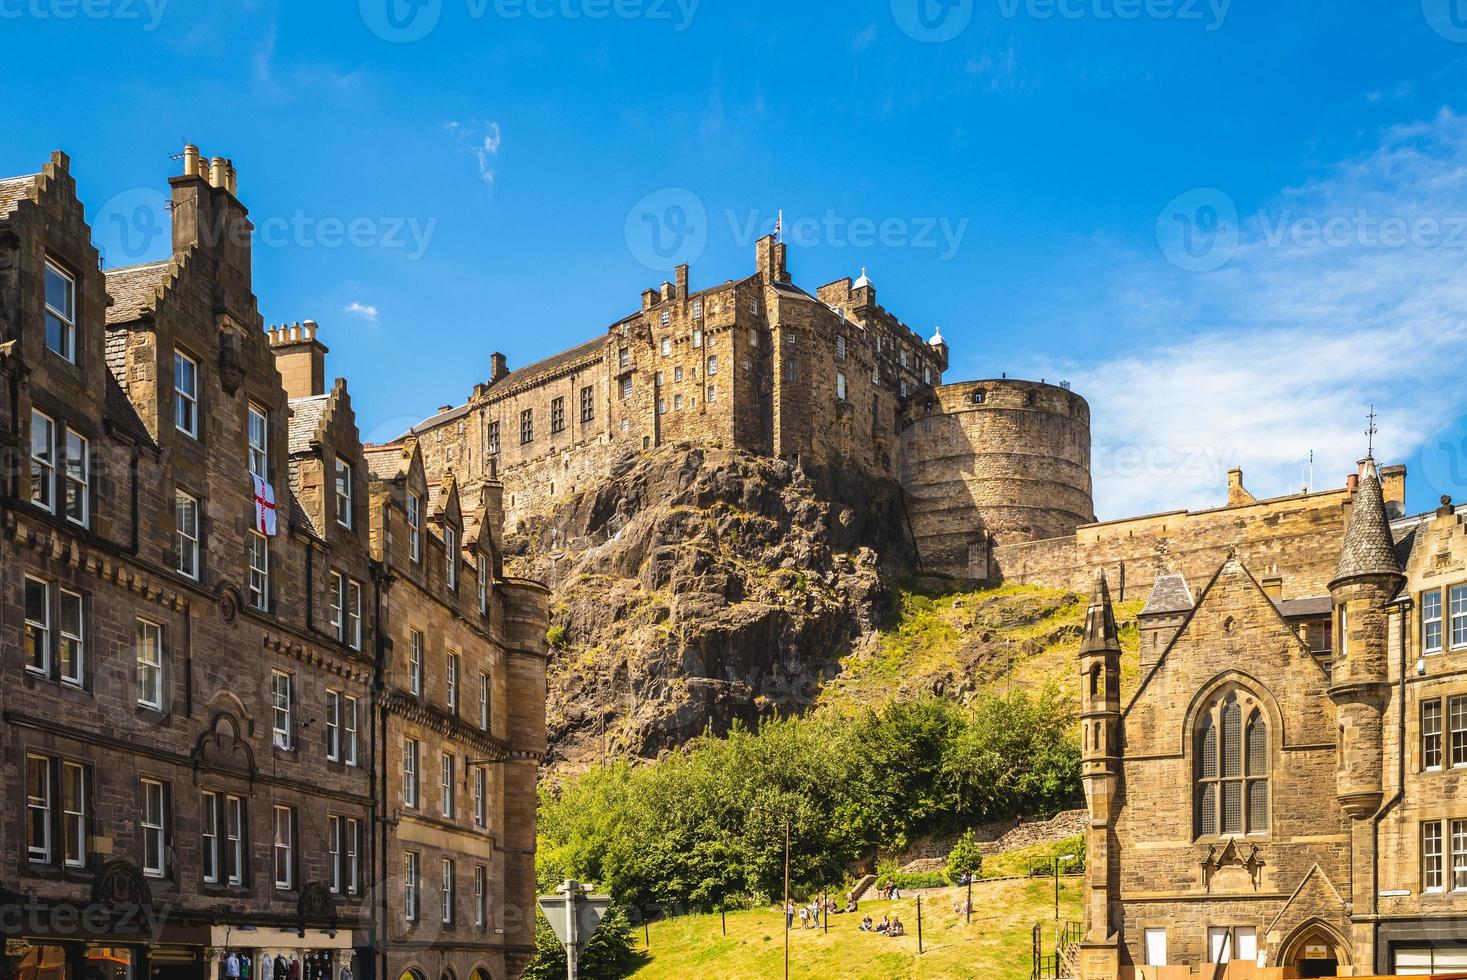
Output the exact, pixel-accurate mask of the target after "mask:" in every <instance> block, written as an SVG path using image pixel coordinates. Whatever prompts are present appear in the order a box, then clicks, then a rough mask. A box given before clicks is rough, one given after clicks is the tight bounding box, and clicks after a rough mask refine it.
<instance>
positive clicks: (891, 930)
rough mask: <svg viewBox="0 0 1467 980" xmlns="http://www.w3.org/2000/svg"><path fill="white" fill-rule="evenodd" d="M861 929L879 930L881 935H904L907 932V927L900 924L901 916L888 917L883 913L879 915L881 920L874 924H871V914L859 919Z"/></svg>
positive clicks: (867, 930)
mask: <svg viewBox="0 0 1467 980" xmlns="http://www.w3.org/2000/svg"><path fill="white" fill-rule="evenodd" d="M861 931H862V932H879V933H880V934H881V935H883V936H905V935H906V934H907V928H906V926H904V925H902V918H901V916H897V917H896V918H892V919H889V918H887V917H886V916H885V915H883V916H882V917H881V922H879V923H878V924H876V925H872V924H871V916H869V915H868V916H866V917H865V918H864V919H862V920H861Z"/></svg>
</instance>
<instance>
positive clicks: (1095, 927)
mask: <svg viewBox="0 0 1467 980" xmlns="http://www.w3.org/2000/svg"><path fill="white" fill-rule="evenodd" d="M1080 690H1081V696H1080V700H1081V710H1080V733H1081V760H1082V761H1081V770H1080V772H1081V778H1082V779H1083V780H1084V783H1085V800H1086V803H1087V805H1088V807H1089V810H1090V827H1089V830H1088V831H1087V832H1086V838H1085V845H1086V851H1085V853H1086V861H1087V866H1086V869H1085V940H1084V943H1083V945H1082V953H1081V958H1082V975H1083V976H1086V977H1114V976H1115V975H1116V970H1117V968H1118V966H1119V962H1118V958H1119V955H1120V945H1119V942H1118V940H1117V938H1116V936H1115V935H1114V930H1112V928H1111V921H1110V919H1111V917H1110V892H1111V877H1112V867H1111V865H1112V857H1113V855H1114V853H1115V849H1114V844H1115V839H1114V833H1115V818H1116V813H1117V811H1118V810H1119V808H1120V801H1119V799H1118V790H1119V788H1120V770H1121V753H1122V751H1123V746H1122V743H1121V641H1120V634H1119V632H1118V631H1117V629H1116V615H1115V609H1114V608H1113V607H1112V606H1111V602H1110V587H1109V585H1107V584H1106V580H1105V573H1104V572H1102V573H1100V575H1098V576H1097V577H1096V581H1095V591H1094V594H1093V595H1092V596H1091V597H1090V608H1089V610H1088V611H1087V612H1086V614H1085V637H1084V639H1083V640H1082V641H1081V643H1080Z"/></svg>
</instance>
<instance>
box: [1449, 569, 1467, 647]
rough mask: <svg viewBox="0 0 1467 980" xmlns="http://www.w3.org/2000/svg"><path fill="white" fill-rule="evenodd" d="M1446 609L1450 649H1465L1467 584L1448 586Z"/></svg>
mask: <svg viewBox="0 0 1467 980" xmlns="http://www.w3.org/2000/svg"><path fill="white" fill-rule="evenodd" d="M1446 609H1447V615H1448V617H1449V630H1450V632H1449V634H1448V637H1447V639H1448V640H1449V642H1450V643H1451V648H1452V649H1453V650H1461V649H1464V648H1467V584H1462V585H1452V586H1448V588H1447V603H1446Z"/></svg>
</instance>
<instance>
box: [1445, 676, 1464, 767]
mask: <svg viewBox="0 0 1467 980" xmlns="http://www.w3.org/2000/svg"><path fill="white" fill-rule="evenodd" d="M1446 729H1447V733H1448V735H1449V737H1448V739H1447V745H1446V749H1447V758H1446V760H1445V761H1446V763H1447V764H1448V765H1449V766H1450V767H1451V768H1453V769H1461V768H1463V767H1464V766H1467V694H1455V695H1452V696H1451V697H1449V698H1448V699H1447V704H1446Z"/></svg>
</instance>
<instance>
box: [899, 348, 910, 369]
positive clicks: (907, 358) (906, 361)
mask: <svg viewBox="0 0 1467 980" xmlns="http://www.w3.org/2000/svg"><path fill="white" fill-rule="evenodd" d="M901 361H902V367H904V368H905V367H911V364H912V359H911V357H910V355H908V354H907V352H906V351H902V357H901Z"/></svg>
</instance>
